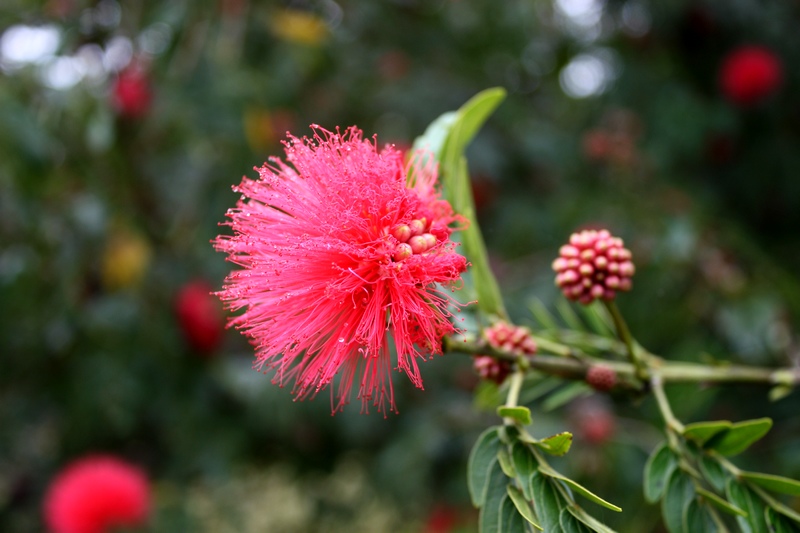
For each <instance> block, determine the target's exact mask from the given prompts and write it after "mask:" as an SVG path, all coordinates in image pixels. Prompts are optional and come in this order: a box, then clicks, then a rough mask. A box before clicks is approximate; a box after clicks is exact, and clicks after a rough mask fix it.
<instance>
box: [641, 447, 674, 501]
mask: <svg viewBox="0 0 800 533" xmlns="http://www.w3.org/2000/svg"><path fill="white" fill-rule="evenodd" d="M677 466H678V459H677V457H675V454H674V453H673V451H672V450H671V449H670V448H669V446H667V443H666V442H664V443H662V444H661V446H659V447H658V448H656V449H655V450H653V453H651V454H650V457H649V458H648V459H647V463H646V464H645V466H644V498H645V500H647V501H648V502H650V503H656V502H657V501H658V500H660V499H661V497H662V496H663V495H664V488H665V487H666V486H667V480H668V479H669V477H670V476H671V475H672V472H673V471H674V470H675V467H677Z"/></svg>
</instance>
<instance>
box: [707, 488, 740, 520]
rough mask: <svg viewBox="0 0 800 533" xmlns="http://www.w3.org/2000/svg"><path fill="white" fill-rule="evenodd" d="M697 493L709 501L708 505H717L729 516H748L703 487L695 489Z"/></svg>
mask: <svg viewBox="0 0 800 533" xmlns="http://www.w3.org/2000/svg"><path fill="white" fill-rule="evenodd" d="M695 491H696V492H697V494H699V495H700V496H702V497H703V498H705V499H706V501H708V503H710V504H713V505H715V506H716V507H718V508H719V509H722V510H723V511H725V512H726V513H728V514H732V515H734V516H735V515H739V516H747V513H746V512H745V511H744V510H743V509H740V508H739V507H737V506H735V505H733V504H732V503H730V502H728V501H726V500H723V499H722V498H720V497H719V496H717V495H716V494H714V493H713V492H709V491H707V490H705V489H703V488H701V487H695Z"/></svg>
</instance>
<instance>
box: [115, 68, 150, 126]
mask: <svg viewBox="0 0 800 533" xmlns="http://www.w3.org/2000/svg"><path fill="white" fill-rule="evenodd" d="M152 101H153V91H152V88H151V86H150V80H149V78H148V76H147V73H146V72H145V70H144V69H143V68H141V67H139V66H132V67H128V68H126V69H125V70H123V71H122V72H120V73H119V75H118V76H117V79H116V80H114V85H113V87H112V102H113V104H114V107H115V108H116V110H117V112H118V113H119V114H120V115H122V116H125V117H129V118H140V117H142V116H144V115H146V114H147V112H148V111H150V105H151V104H152Z"/></svg>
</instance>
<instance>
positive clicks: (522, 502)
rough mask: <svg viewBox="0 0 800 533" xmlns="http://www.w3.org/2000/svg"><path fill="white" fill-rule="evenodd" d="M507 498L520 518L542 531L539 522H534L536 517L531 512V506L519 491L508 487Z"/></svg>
mask: <svg viewBox="0 0 800 533" xmlns="http://www.w3.org/2000/svg"><path fill="white" fill-rule="evenodd" d="M507 490H508V497H509V498H511V501H512V502H514V507H516V508H517V511H519V514H520V515H522V517H523V518H524V519H525V520H527V521H528V522H530V523H531V524H533V525H534V527H536V528H538V529H542V526H540V525H539V522H538V521H537V520H536V515H535V514H534V512H533V508H532V507H531V504H529V503H528V500H527V499H526V498H525V496H524V495H523V494H522V492H520V490H519V489H518V488H517V487H515V486H513V485H509V486H508V488H507Z"/></svg>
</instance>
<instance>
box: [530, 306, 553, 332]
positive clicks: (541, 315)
mask: <svg viewBox="0 0 800 533" xmlns="http://www.w3.org/2000/svg"><path fill="white" fill-rule="evenodd" d="M529 309H530V311H531V314H532V315H533V318H535V319H536V321H537V322H539V325H540V326H542V329H544V330H549V331H557V330H558V324H557V323H556V319H555V317H554V316H553V315H552V314H551V313H550V311H548V310H547V306H546V305H544V303H543V302H542V301H541V300H540V299H539V298H534V299H533V300H532V301H531V303H530V307H529Z"/></svg>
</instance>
